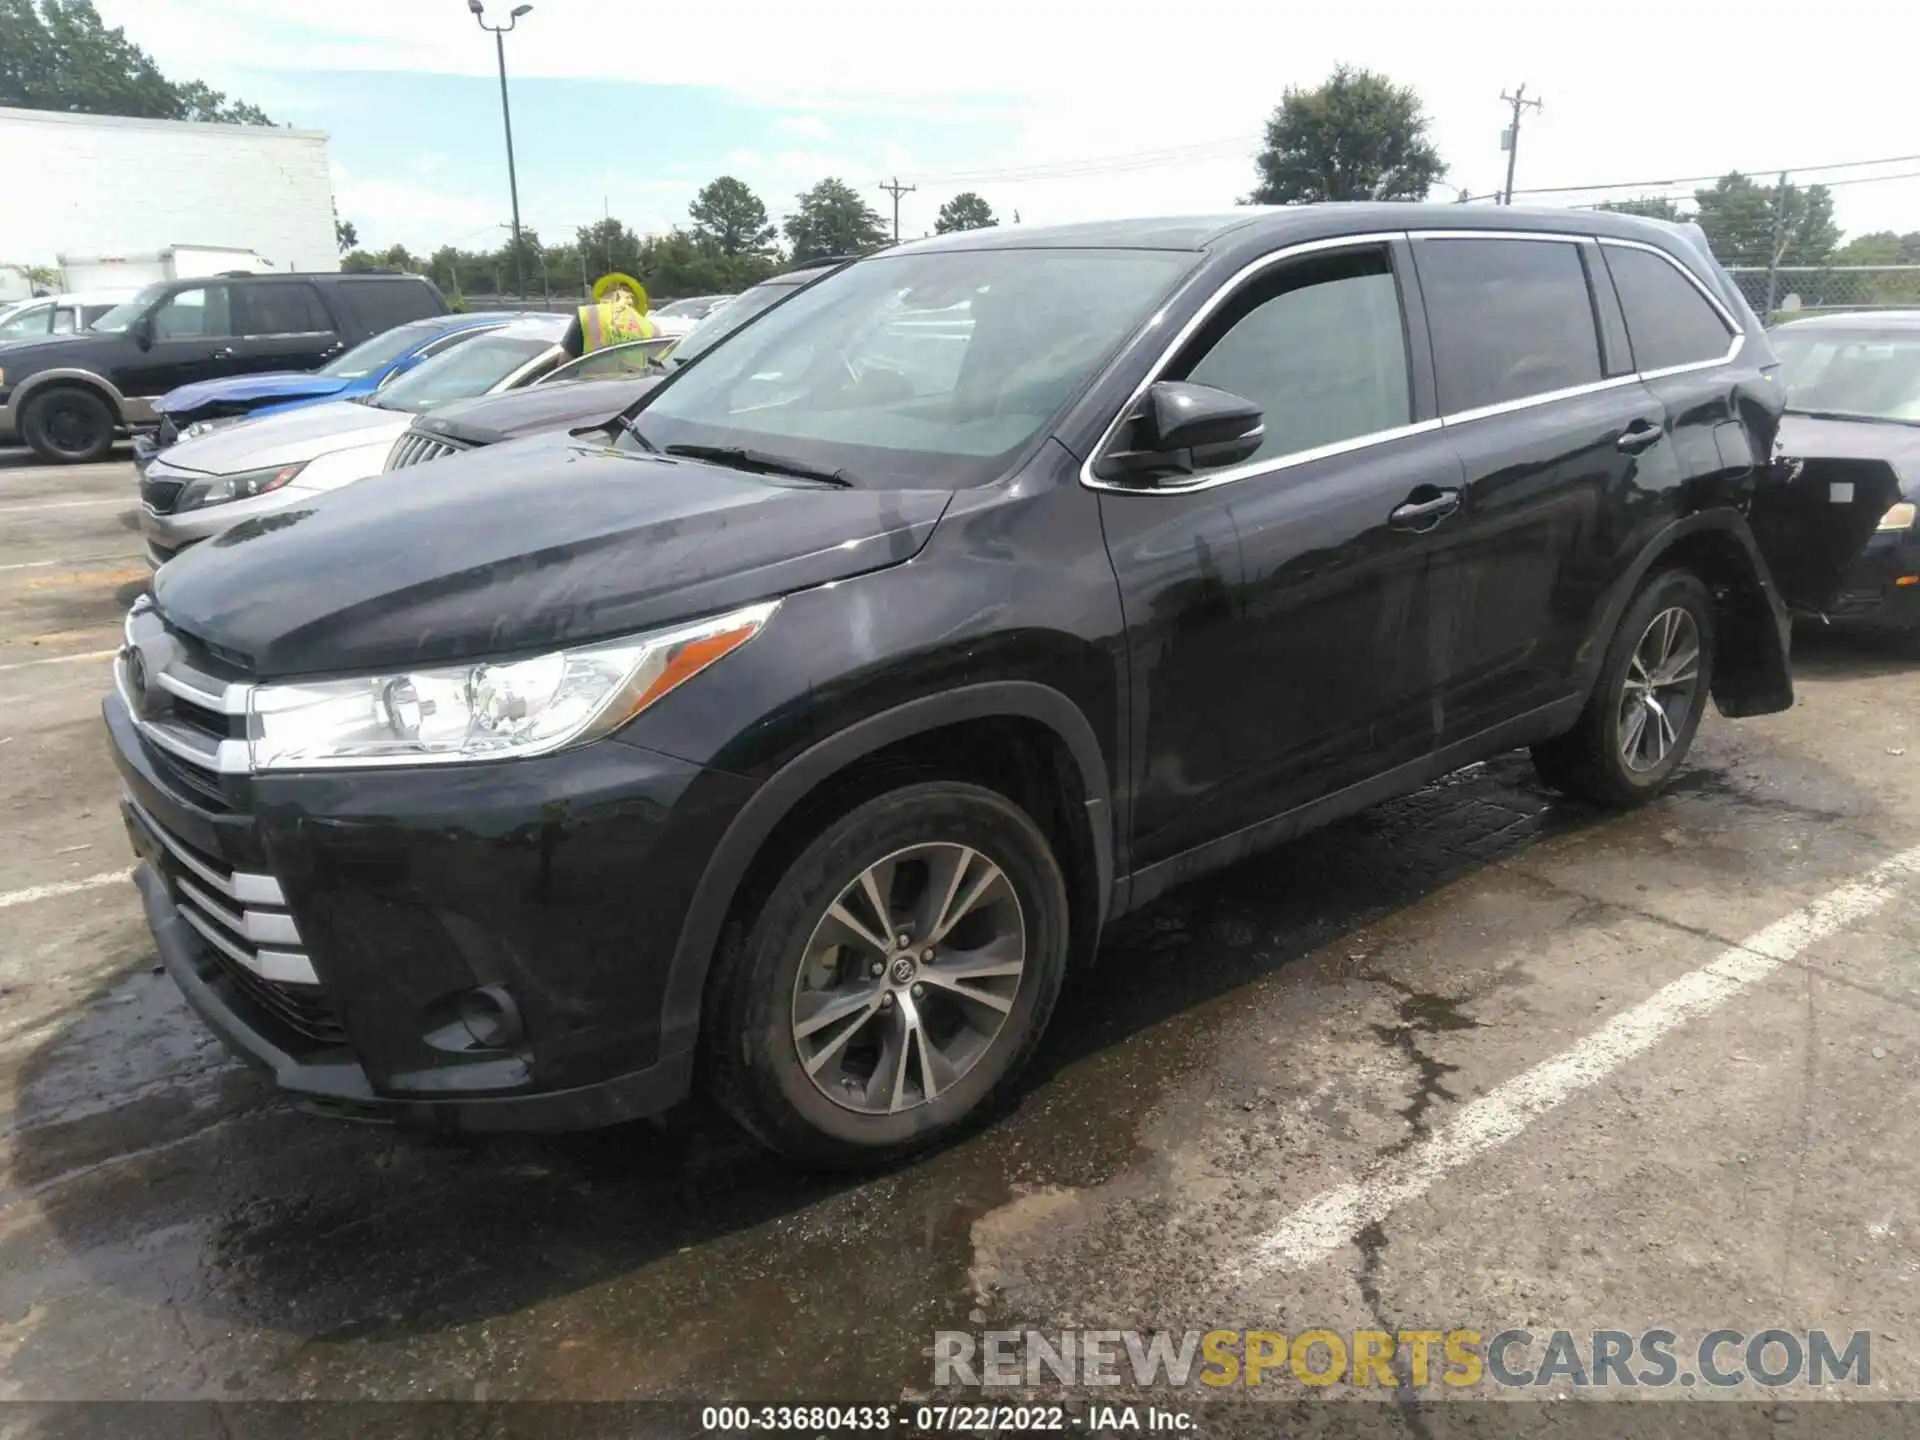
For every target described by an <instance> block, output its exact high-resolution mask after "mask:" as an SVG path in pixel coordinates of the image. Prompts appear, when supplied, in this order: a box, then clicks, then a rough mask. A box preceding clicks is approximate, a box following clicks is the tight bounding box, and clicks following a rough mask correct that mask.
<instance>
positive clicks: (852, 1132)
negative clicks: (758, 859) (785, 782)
mask: <svg viewBox="0 0 1920 1440" xmlns="http://www.w3.org/2000/svg"><path fill="white" fill-rule="evenodd" d="M969 856H971V858H970V859H969V858H967V857H969ZM995 872H997V875H998V877H999V878H998V879H996V878H995ZM863 875H871V876H872V877H873V878H874V886H873V889H874V891H881V890H882V887H885V889H884V894H883V898H884V899H885V900H886V901H887V902H888V909H889V912H890V913H889V917H888V918H889V920H890V921H891V922H892V933H891V934H888V935H885V936H881V935H879V934H878V933H877V930H878V926H877V924H876V923H875V922H874V920H873V919H872V918H871V917H873V916H874V914H875V913H876V912H875V909H874V906H873V904H872V902H871V900H870V899H869V898H868V896H869V893H870V892H869V890H868V889H867V887H866V886H865V884H864V883H863V879H862V877H863ZM946 896H951V900H950V902H948V908H949V910H950V912H951V915H952V917H953V918H954V920H957V923H953V921H951V920H950V922H949V923H948V924H947V925H946V926H940V925H937V924H936V923H935V921H936V920H937V918H938V914H939V911H940V908H941V904H942V900H943V897H946ZM969 900H971V901H972V902H973V903H971V904H970V905H969V904H966V903H964V902H967V901H969ZM836 914H840V915H845V916H847V917H848V920H850V921H851V922H853V923H852V924H848V923H845V922H843V921H842V920H840V919H838V918H836ZM856 926H857V927H859V928H860V929H861V930H864V932H865V935H864V938H862V937H861V936H860V935H859V934H857V933H856V929H855V927H856ZM1068 928H1069V926H1068V910H1067V890H1066V882H1065V879H1064V878H1063V876H1062V874H1061V871H1060V866H1059V864H1058V862H1057V861H1056V860H1055V859H1054V855H1053V852H1052V850H1051V848H1050V847H1049V846H1048V844H1047V840H1046V837H1045V836H1044V835H1043V834H1042V833H1041V831H1040V829H1039V827H1038V826H1036V825H1035V824H1034V823H1033V821H1032V819H1031V818H1029V817H1028V815H1027V814H1026V812H1025V811H1023V810H1021V809H1020V808H1019V807H1018V806H1016V805H1014V804H1013V803H1012V802H1011V801H1009V800H1008V799H1007V798H1006V797H1004V796H1002V795H999V794H997V793H995V792H994V791H991V790H986V789H982V788H980V787H979V786H975V785H966V784H960V783H957V782H947V781H935V782H927V783H919V784H910V785H906V786H903V787H902V788H899V789H895V790H892V791H890V792H888V793H886V794H884V795H881V796H879V797H878V798H876V799H873V800H870V801H868V802H867V803H865V804H863V805H861V806H859V807H858V808H857V809H855V810H853V811H851V812H850V813H848V814H846V815H844V816H842V817H840V818H839V819H837V820H835V821H833V822H832V823H831V824H829V825H828V826H826V827H825V829H823V830H822V831H821V832H820V833H819V834H818V835H817V836H815V837H814V839H813V840H812V841H811V843H809V844H808V845H807V846H806V848H805V849H804V850H802V851H801V852H800V854H799V856H798V857H797V858H795V859H794V860H793V861H792V863H791V864H789V865H788V866H787V867H786V870H785V872H784V873H783V874H782V875H781V876H780V878H779V880H778V881H777V882H776V883H775V885H774V887H773V890H772V892H771V894H769V895H768V897H767V899H766V902H765V904H764V905H762V906H761V908H760V912H759V914H758V916H757V917H756V918H755V919H754V920H753V922H752V924H751V927H750V928H748V929H746V930H745V931H744V932H742V931H741V930H739V929H737V928H736V929H735V930H734V931H733V934H732V935H731V937H730V942H729V943H728V944H727V945H726V946H725V947H724V948H723V951H722V954H721V955H720V957H719V959H718V961H717V963H716V969H715V975H714V978H713V982H712V985H711V988H710V991H709V1003H708V1005H707V1009H706V1016H705V1023H704V1024H703V1026H702V1031H703V1040H702V1043H703V1048H704V1057H703V1058H704V1061H705V1070H706V1079H707V1089H708V1091H709V1093H710V1094H711V1095H712V1097H713V1098H714V1099H715V1100H716V1101H717V1102H718V1103H719V1105H720V1106H721V1108H723V1109H724V1110H726V1111H727V1112H728V1113H729V1114H730V1115H732V1116H733V1118H734V1119H736V1120H737V1121H739V1122H740V1124H741V1125H743V1126H744V1127H745V1128H746V1129H747V1130H748V1131H750V1132H751V1133H752V1134H753V1135H754V1136H756V1137H757V1138H758V1139H759V1140H760V1141H761V1142H762V1143H763V1144H765V1145H767V1146H769V1147H770V1148H772V1149H774V1150H777V1151H779V1152H780V1153H782V1154H784V1155H786V1156H788V1157H790V1158H791V1159H794V1160H797V1161H799V1162H800V1163H802V1164H804V1165H809V1166H814V1167H818V1168H823V1169H853V1168H859V1167H864V1166H873V1165H882V1164H885V1163H887V1162H889V1161H891V1160H895V1159H898V1158H900V1157H901V1156H904V1155H908V1154H911V1153H913V1152H914V1151H917V1150H923V1149H927V1148H929V1147H932V1146H935V1145H938V1144H940V1143H942V1142H943V1141H945V1140H947V1139H949V1138H951V1137H952V1136H954V1135H955V1134H957V1133H958V1132H959V1131H961V1130H962V1129H963V1128H964V1127H966V1126H967V1125H968V1123H969V1122H971V1121H974V1120H976V1119H978V1118H980V1117H982V1116H984V1115H986V1114H988V1113H990V1112H991V1110H992V1109H993V1107H994V1106H995V1105H996V1103H998V1102H999V1101H1000V1100H1002V1099H1003V1098H1004V1097H1005V1095H1006V1094H1007V1092H1008V1091H1009V1090H1010V1089H1011V1087H1012V1085H1013V1083H1014V1081H1015V1079H1016V1077H1017V1076H1018V1075H1019V1073H1020V1071H1021V1069H1022V1068H1023V1067H1024V1066H1025V1065H1026V1063H1027V1061H1028V1060H1029V1059H1030V1058H1031V1057H1032V1054H1033V1051H1034V1048H1035V1047H1036V1046H1037V1045H1038V1044H1039V1041H1040V1036H1041V1034H1042V1032H1044V1030H1045V1029H1046V1024H1047V1019H1048V1017H1049V1015H1051V1013H1052V1011H1053V1005H1054V1001H1055V1000H1056V999H1057V998H1058V996H1059V992H1060V982H1061V978H1062V976H1063V974H1064V972H1065V968H1066V956H1067V946H1068ZM942 929H944V931H945V933H944V934H941V933H939V932H940V931H941V930H942ZM903 934H904V935H906V936H908V937H909V941H910V943H908V944H907V945H905V946H902V945H901V944H900V943H899V942H900V939H901V936H902V935H903ZM1010 936H1012V937H1016V938H1017V948H1018V952H1019V956H1020V963H1019V964H1018V965H1017V966H1015V967H1014V970H1015V971H1017V973H1010V972H1009V966H1012V965H1013V961H1012V960H1011V959H1010V958H1009V957H1011V956H1012V955H1013V954H1014V953H1015V946H1016V942H1015V939H1010V938H1009V937H1010ZM880 939H884V940H886V941H887V942H888V943H887V950H886V952H885V953H882V952H881V951H879V950H878V949H877V948H876V946H875V945H874V944H873V943H872V942H873V941H876V940H880ZM930 942H931V943H930ZM929 953H931V954H932V955H933V959H932V961H931V962H928V961H927V960H926V956H927V955H928V954H929ZM969 956H971V957H972V958H971V960H969V959H968V958H967V957H969ZM876 967H877V968H879V970H880V971H881V973H880V974H879V975H875V974H874V973H873V971H874V969H875V968H876ZM962 969H965V970H967V971H969V972H971V973H969V974H967V975H962V976H959V977H958V978H955V972H957V971H959V970H962ZM985 970H993V971H994V972H996V973H993V974H981V973H980V972H982V971H985ZM1003 1007H1004V1008H1003ZM842 1016H844V1017H846V1018H844V1019H842V1018H836V1017H842ZM916 1023H917V1024H918V1027H919V1028H917V1029H916V1028H915V1027H916ZM890 1045H891V1046H894V1047H898V1048H891V1049H890V1048H889V1046H890ZM929 1047H931V1048H929ZM902 1050H904V1052H905V1053H904V1054H903V1053H902ZM808 1060H811V1061H812V1062H813V1065H814V1070H813V1073H809V1069H808V1065H807V1061H808ZM929 1089H931V1091H932V1094H931V1096H929V1095H928V1093H927V1091H928V1090H929Z"/></svg>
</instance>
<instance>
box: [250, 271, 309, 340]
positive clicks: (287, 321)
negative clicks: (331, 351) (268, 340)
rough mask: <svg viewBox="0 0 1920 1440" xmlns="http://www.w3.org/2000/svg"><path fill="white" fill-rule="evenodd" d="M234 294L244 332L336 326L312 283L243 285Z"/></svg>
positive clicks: (295, 331) (301, 331) (306, 332)
mask: <svg viewBox="0 0 1920 1440" xmlns="http://www.w3.org/2000/svg"><path fill="white" fill-rule="evenodd" d="M235 298H236V300H237V301H238V306H237V308H238V310H239V312H240V313H239V317H238V318H239V321H240V333H241V334H242V335H318V334H325V333H326V332H327V331H329V330H331V329H333V321H332V320H331V319H330V318H328V315H327V312H326V310H325V309H324V308H322V306H321V304H320V296H319V295H318V294H317V293H315V291H314V288H313V287H312V286H311V285H298V284H295V285H288V284H279V283H276V284H272V285H242V286H240V287H239V291H238V294H237V295H236V297H235Z"/></svg>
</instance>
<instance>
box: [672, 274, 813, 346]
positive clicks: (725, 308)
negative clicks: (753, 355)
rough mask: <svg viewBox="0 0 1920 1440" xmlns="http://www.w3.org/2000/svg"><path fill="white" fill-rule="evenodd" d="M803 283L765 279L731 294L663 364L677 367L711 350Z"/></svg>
mask: <svg viewBox="0 0 1920 1440" xmlns="http://www.w3.org/2000/svg"><path fill="white" fill-rule="evenodd" d="M804 283H805V281H804V280H803V281H801V282H799V283H794V282H792V281H785V282H781V283H777V284H776V283H775V282H773V281H768V282H767V283H766V284H764V285H756V286H754V287H753V289H751V290H748V291H746V292H744V293H742V294H739V295H736V296H734V297H733V298H732V299H731V300H726V301H722V302H721V303H720V304H719V305H717V306H715V307H714V309H713V310H712V311H710V312H709V313H708V315H707V318H706V319H704V320H702V321H701V322H700V323H699V324H698V325H696V326H694V327H693V329H691V330H689V331H688V332H687V333H686V334H685V335H683V336H682V337H681V339H680V343H679V344H678V345H676V346H674V347H673V349H672V350H671V351H669V352H668V354H667V357H666V359H665V361H664V362H663V363H664V364H666V365H668V366H669V367H678V366H681V365H684V364H686V363H687V362H688V361H689V360H691V359H693V358H694V357H695V356H696V355H700V354H702V353H704V352H706V351H708V350H711V349H712V348H713V347H714V346H715V345H718V344H719V343H720V342H721V341H722V340H724V339H726V338H727V336H729V335H731V334H733V332H734V331H736V330H738V329H739V328H740V327H741V326H742V325H744V324H746V323H747V321H749V320H751V319H753V317H754V316H756V315H758V314H760V313H761V312H762V311H764V310H765V309H766V308H767V307H768V306H770V305H773V304H775V303H776V302H778V301H781V300H784V299H786V298H787V296H789V295H791V294H793V292H794V291H796V290H798V289H799V288H800V285H801V284H804Z"/></svg>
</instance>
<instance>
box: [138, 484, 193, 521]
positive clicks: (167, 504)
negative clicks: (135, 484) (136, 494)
mask: <svg viewBox="0 0 1920 1440" xmlns="http://www.w3.org/2000/svg"><path fill="white" fill-rule="evenodd" d="M186 488H187V482H186V481H184V480H155V479H153V478H151V476H148V477H144V478H142V479H141V481H140V503H141V504H143V505H145V506H146V507H147V508H148V509H149V510H151V511H153V513H154V514H156V515H171V514H172V513H173V507H174V506H175V505H176V504H177V503H178V502H179V500H180V492H181V491H182V490H184V489H186Z"/></svg>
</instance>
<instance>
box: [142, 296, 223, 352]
mask: <svg viewBox="0 0 1920 1440" xmlns="http://www.w3.org/2000/svg"><path fill="white" fill-rule="evenodd" d="M231 334H233V322H232V316H231V313H230V304H229V300H228V290H227V287H226V286H225V285H196V286H194V287H193V289H191V290H182V291H180V292H178V293H177V294H176V295H174V296H173V298H172V299H170V300H168V301H167V303H166V304H164V305H162V306H161V307H160V308H159V309H158V310H156V311H154V313H153V338H154V339H156V340H197V339H200V338H202V337H203V336H221V335H231Z"/></svg>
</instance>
